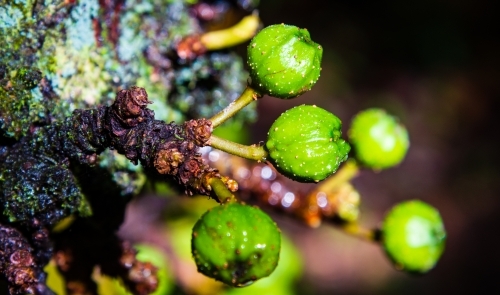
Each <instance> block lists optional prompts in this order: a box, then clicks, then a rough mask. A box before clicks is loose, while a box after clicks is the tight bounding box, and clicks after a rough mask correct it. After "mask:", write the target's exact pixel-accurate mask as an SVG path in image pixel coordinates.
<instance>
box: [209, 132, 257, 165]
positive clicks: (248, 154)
mask: <svg viewBox="0 0 500 295" xmlns="http://www.w3.org/2000/svg"><path fill="white" fill-rule="evenodd" d="M209 142H210V144H209V145H210V146H211V147H213V148H216V149H218V150H221V151H224V152H226V153H229V154H232V155H235V156H238V157H242V158H245V159H249V160H254V161H261V162H265V161H266V158H267V151H266V150H265V149H264V147H263V146H257V145H251V146H247V145H242V144H239V143H236V142H232V141H229V140H227V139H223V138H220V137H218V136H215V135H212V136H211V137H210V141H209Z"/></svg>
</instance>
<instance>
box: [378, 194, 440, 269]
mask: <svg viewBox="0 0 500 295" xmlns="http://www.w3.org/2000/svg"><path fill="white" fill-rule="evenodd" d="M445 240H446V232H445V229H444V225H443V220H442V219H441V216H440V215H439V212H438V211H437V210H436V209H435V208H434V207H432V206H430V205H428V204H427V203H424V202H422V201H418V200H412V201H406V202H403V203H400V204H397V205H396V206H394V207H393V208H392V209H391V210H390V211H389V213H388V214H387V215H386V217H385V219H384V223H383V225H382V244H383V247H384V249H385V252H386V253H387V255H388V256H389V258H390V259H391V260H392V261H393V262H394V264H395V266H396V268H398V269H401V270H404V271H407V272H410V273H425V272H427V271H429V270H430V269H432V268H433V267H434V265H435V264H436V263H437V261H438V260H439V258H440V257H441V254H442V253H443V250H444V246H445Z"/></svg>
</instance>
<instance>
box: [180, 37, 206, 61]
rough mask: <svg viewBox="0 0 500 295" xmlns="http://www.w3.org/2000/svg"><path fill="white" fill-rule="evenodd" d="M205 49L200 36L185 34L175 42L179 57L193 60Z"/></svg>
mask: <svg viewBox="0 0 500 295" xmlns="http://www.w3.org/2000/svg"><path fill="white" fill-rule="evenodd" d="M206 51H207V49H206V48H205V45H203V43H201V39H200V36H187V37H186V38H184V39H182V40H181V41H180V42H179V44H177V55H178V56H179V58H180V59H184V60H193V59H195V58H196V57H198V56H200V55H202V54H204V53H205V52H206Z"/></svg>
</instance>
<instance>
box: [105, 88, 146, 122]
mask: <svg viewBox="0 0 500 295" xmlns="http://www.w3.org/2000/svg"><path fill="white" fill-rule="evenodd" d="M150 103H152V102H151V101H149V100H148V94H147V92H146V90H145V89H144V88H141V87H137V86H133V87H131V88H130V89H127V90H121V91H120V92H118V94H117V95H116V100H115V102H114V103H113V108H114V109H115V110H116V112H115V113H116V115H117V116H118V118H119V119H120V120H121V121H122V122H123V123H126V124H127V125H129V126H136V125H137V124H138V123H140V122H142V121H143V120H144V118H143V117H144V116H145V114H144V111H145V109H146V106H147V105H148V104H150Z"/></svg>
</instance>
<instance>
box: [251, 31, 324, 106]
mask: <svg viewBox="0 0 500 295" xmlns="http://www.w3.org/2000/svg"><path fill="white" fill-rule="evenodd" d="M322 56H323V48H322V47H321V46H320V45H318V44H317V43H314V42H313V41H312V40H311V37H310V35H309V32H308V31H307V30H306V29H299V28H297V27H295V26H289V25H284V24H281V25H272V26H269V27H266V28H264V29H263V30H262V31H260V32H259V33H258V34H257V35H256V36H255V37H254V38H253V39H252V41H250V44H249V45H248V65H249V66H250V77H251V78H252V84H251V86H252V87H253V88H254V89H255V90H257V91H259V92H261V93H262V94H268V95H271V96H274V97H279V98H293V97H296V96H299V95H301V94H302V93H304V92H306V91H308V90H310V89H311V87H312V86H313V85H314V84H315V83H316V81H317V80H318V78H319V75H320V71H321V58H322Z"/></svg>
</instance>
